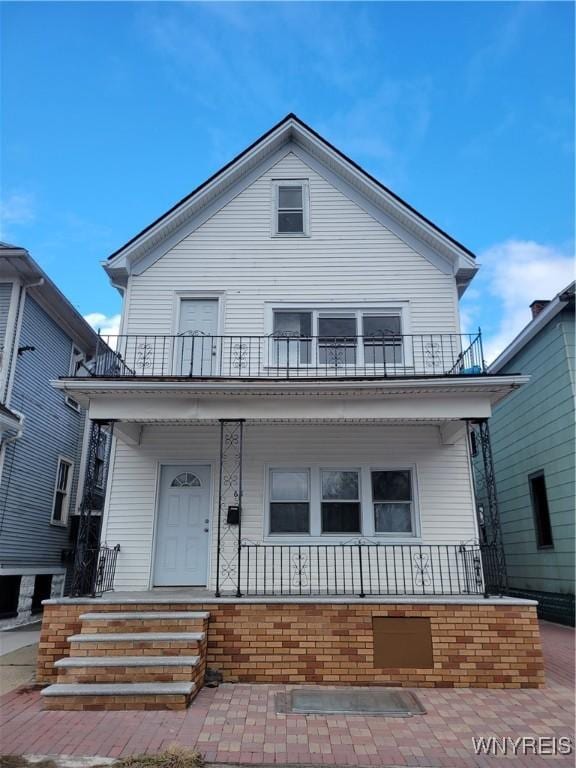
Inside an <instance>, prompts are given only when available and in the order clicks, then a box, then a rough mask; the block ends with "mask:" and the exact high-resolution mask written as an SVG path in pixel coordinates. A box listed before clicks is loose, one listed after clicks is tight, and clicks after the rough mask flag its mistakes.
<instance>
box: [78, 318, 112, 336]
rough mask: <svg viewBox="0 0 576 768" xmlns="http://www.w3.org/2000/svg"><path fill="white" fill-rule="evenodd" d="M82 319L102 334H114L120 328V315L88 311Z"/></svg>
mask: <svg viewBox="0 0 576 768" xmlns="http://www.w3.org/2000/svg"><path fill="white" fill-rule="evenodd" d="M84 320H86V322H87V323H88V325H91V326H92V328H94V330H96V331H100V333H101V334H102V336H116V335H117V334H118V332H119V330H120V315H110V316H107V315H104V314H103V313H102V312H90V313H89V314H88V315H84Z"/></svg>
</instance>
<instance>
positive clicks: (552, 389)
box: [473, 283, 575, 623]
mask: <svg viewBox="0 0 576 768" xmlns="http://www.w3.org/2000/svg"><path fill="white" fill-rule="evenodd" d="M531 309H532V315H533V317H532V321H531V322H530V323H529V324H528V325H527V326H526V327H525V328H524V330H523V331H522V332H521V333H520V334H519V335H518V336H517V337H516V338H515V339H514V341H513V342H512V343H511V344H510V345H509V346H508V347H507V348H506V349H505V350H504V351H503V352H502V353H501V354H500V356H499V357H498V358H497V359H496V360H495V361H494V363H493V364H492V365H491V366H490V368H489V372H490V373H493V374H499V375H501V374H506V373H508V374H510V373H521V374H529V375H530V383H529V384H527V385H525V386H523V387H521V388H520V389H519V390H517V391H516V392H514V393H513V394H512V395H510V396H509V397H508V398H506V400H504V401H502V402H501V403H499V404H498V405H496V407H495V408H494V414H493V416H492V419H491V420H490V435H491V442H492V452H493V458H494V470H495V477H496V487H497V491H498V500H499V511H500V519H501V525H502V537H503V543H504V551H505V556H506V563H507V569H508V584H509V588H510V591H511V592H512V593H513V594H516V595H521V596H526V597H535V598H537V599H538V600H539V601H540V607H539V612H540V615H541V616H543V617H545V618H549V619H551V620H554V621H562V622H564V623H573V622H574V503H575V485H574V473H575V461H574V453H575V444H574V437H575V434H574V395H575V391H574V384H575V379H574V341H575V339H574V283H572V284H571V285H569V286H568V287H567V288H566V289H565V290H563V291H561V292H560V293H559V294H558V295H557V296H556V297H555V298H554V299H552V300H551V301H541V300H539V301H534V302H533V303H532V304H531ZM473 452H474V445H473ZM480 463H481V458H480V456H478V457H477V458H476V459H475V466H476V468H477V469H480ZM478 502H479V512H480V517H482V511H483V509H482V507H483V500H482V494H479V499H478Z"/></svg>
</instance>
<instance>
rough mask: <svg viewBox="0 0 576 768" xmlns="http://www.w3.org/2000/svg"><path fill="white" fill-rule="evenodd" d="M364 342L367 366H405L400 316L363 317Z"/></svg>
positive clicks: (366, 315)
mask: <svg viewBox="0 0 576 768" xmlns="http://www.w3.org/2000/svg"><path fill="white" fill-rule="evenodd" d="M362 341H363V345H364V363H365V364H366V365H368V366H372V365H374V366H380V365H381V366H385V365H393V366H394V365H403V362H404V361H403V345H402V326H401V321H400V315H392V314H391V315H371V314H370V315H368V314H365V315H363V316H362Z"/></svg>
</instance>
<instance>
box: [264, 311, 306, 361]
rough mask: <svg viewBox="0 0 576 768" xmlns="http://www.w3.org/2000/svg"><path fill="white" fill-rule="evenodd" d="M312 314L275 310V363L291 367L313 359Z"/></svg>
mask: <svg viewBox="0 0 576 768" xmlns="http://www.w3.org/2000/svg"><path fill="white" fill-rule="evenodd" d="M311 337H312V314H311V313H310V312H274V333H273V340H274V350H273V352H274V354H273V356H272V359H273V365H275V366H282V367H284V366H286V365H289V366H290V367H291V368H294V367H298V366H300V365H309V364H310V362H311V360H312V338H311Z"/></svg>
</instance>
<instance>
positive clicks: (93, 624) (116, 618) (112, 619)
mask: <svg viewBox="0 0 576 768" xmlns="http://www.w3.org/2000/svg"><path fill="white" fill-rule="evenodd" d="M209 618H210V614H209V613H208V612H207V611H128V612H124V611H117V612H114V613H109V612H107V611H106V612H105V611H101V612H98V613H96V612H94V613H83V614H82V615H81V616H80V620H81V621H82V629H81V632H82V633H86V634H95V633H99V632H103V633H105V634H110V633H112V632H124V633H125V632H191V631H194V630H197V631H202V630H204V629H205V628H206V622H207V621H208V619H209Z"/></svg>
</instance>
